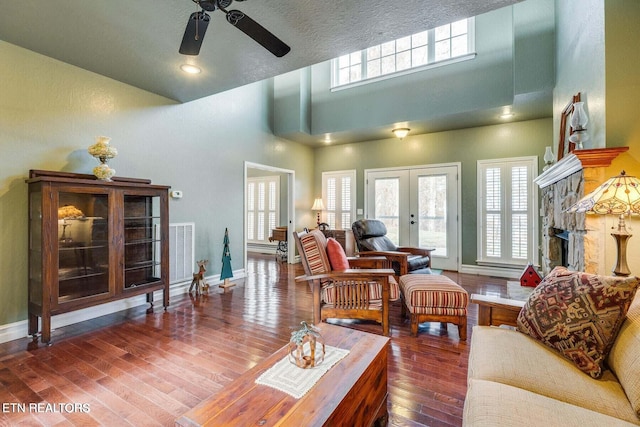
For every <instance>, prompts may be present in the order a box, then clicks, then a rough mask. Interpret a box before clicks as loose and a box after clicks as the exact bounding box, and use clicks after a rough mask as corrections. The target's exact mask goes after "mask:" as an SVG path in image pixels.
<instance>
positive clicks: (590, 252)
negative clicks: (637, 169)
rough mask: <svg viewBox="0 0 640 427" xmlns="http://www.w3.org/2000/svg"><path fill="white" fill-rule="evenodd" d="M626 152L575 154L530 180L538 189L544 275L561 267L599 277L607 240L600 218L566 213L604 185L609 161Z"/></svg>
mask: <svg viewBox="0 0 640 427" xmlns="http://www.w3.org/2000/svg"><path fill="white" fill-rule="evenodd" d="M628 149H629V147H619V148H594V149H588V150H575V151H573V152H572V153H570V154H569V155H567V156H565V157H563V158H562V160H560V161H559V162H558V163H556V164H554V165H553V166H551V167H550V168H549V169H547V170H546V171H544V172H543V173H542V174H540V175H539V176H538V177H537V178H536V179H535V180H534V182H535V183H536V184H538V186H539V187H540V194H541V199H542V200H541V211H540V214H541V216H542V238H541V257H542V258H541V268H542V273H543V274H544V275H546V274H548V273H549V272H550V271H551V270H552V269H553V268H554V267H556V266H558V265H563V264H564V265H565V266H567V267H568V268H569V269H571V270H575V271H585V272H588V273H594V274H595V273H599V271H598V268H599V266H600V265H601V264H602V263H603V262H604V251H603V248H604V247H605V242H604V239H605V238H606V237H607V234H606V233H603V232H602V230H603V229H604V227H605V225H604V216H602V215H597V216H594V215H585V214H576V213H569V212H566V210H567V209H568V208H569V207H570V206H571V205H573V204H574V203H575V202H577V201H578V200H580V199H581V198H582V197H583V196H584V195H585V194H588V193H589V192H591V191H592V190H594V189H595V188H596V187H597V186H598V185H600V184H601V183H602V182H604V181H605V180H606V177H605V172H606V168H607V167H608V166H609V165H611V161H612V160H613V159H615V158H616V157H617V156H618V155H619V154H620V153H623V152H625V151H627V150H628ZM560 233H562V235H561V236H559V235H558V234H560ZM563 239H566V242H563ZM563 244H565V245H566V253H565V256H566V260H563V259H562V257H563V250H562V248H563Z"/></svg>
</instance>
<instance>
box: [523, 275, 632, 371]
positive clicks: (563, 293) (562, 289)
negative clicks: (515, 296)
mask: <svg viewBox="0 0 640 427" xmlns="http://www.w3.org/2000/svg"><path fill="white" fill-rule="evenodd" d="M637 287H638V279H637V278H636V277H612V276H599V275H595V274H588V273H582V272H574V271H569V270H567V269H566V268H564V267H556V268H554V269H553V271H551V273H549V275H547V277H545V278H544V279H543V280H542V282H541V283H540V284H539V285H538V286H537V287H536V288H535V289H534V290H533V292H532V293H531V296H530V297H529V299H528V300H527V302H526V303H525V305H524V307H522V310H521V311H520V313H519V315H518V330H519V331H520V332H522V333H524V334H527V335H529V336H531V337H532V338H535V339H537V340H539V341H540V342H542V343H543V344H545V345H547V346H549V347H551V348H553V349H555V350H556V351H558V352H559V353H560V354H561V355H562V356H564V357H566V358H567V359H568V360H571V361H572V362H573V363H575V364H576V366H577V367H578V368H579V369H580V370H582V371H583V372H585V373H587V374H589V375H590V376H592V377H593V378H599V377H600V376H601V375H602V370H603V364H604V360H605V358H606V357H607V354H608V353H609V350H610V349H611V346H612V345H613V342H614V340H615V338H616V336H617V334H618V331H619V330H620V327H621V326H622V322H623V321H624V319H625V315H626V313H627V310H628V309H629V305H630V304H631V302H632V301H633V297H634V295H635V292H636V288H637Z"/></svg>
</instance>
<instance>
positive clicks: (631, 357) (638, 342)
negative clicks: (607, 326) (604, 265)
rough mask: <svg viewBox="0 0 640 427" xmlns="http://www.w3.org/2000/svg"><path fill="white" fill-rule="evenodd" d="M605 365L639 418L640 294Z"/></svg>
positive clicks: (637, 295) (628, 313) (632, 305)
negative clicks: (613, 374) (618, 382)
mask: <svg viewBox="0 0 640 427" xmlns="http://www.w3.org/2000/svg"><path fill="white" fill-rule="evenodd" d="M607 365H609V367H610V368H611V370H612V371H613V372H614V373H615V374H616V376H617V377H618V379H619V381H620V384H621V385H622V388H623V389H624V391H625V393H626V394H627V398H628V399H629V401H630V402H631V406H632V407H633V410H634V411H635V412H636V414H637V415H638V416H639V417H640V293H636V297H635V299H634V300H633V304H631V307H630V308H629V311H628V312H627V320H625V322H624V323H623V324H622V328H620V332H619V333H618V338H616V342H615V343H614V344H613V347H611V351H610V352H609V357H608V358H607Z"/></svg>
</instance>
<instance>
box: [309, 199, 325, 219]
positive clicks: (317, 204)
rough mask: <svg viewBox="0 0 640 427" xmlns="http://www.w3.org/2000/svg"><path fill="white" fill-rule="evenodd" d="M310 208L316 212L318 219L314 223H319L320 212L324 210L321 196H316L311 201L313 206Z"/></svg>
mask: <svg viewBox="0 0 640 427" xmlns="http://www.w3.org/2000/svg"><path fill="white" fill-rule="evenodd" d="M311 210H312V211H317V212H318V220H317V224H316V225H320V212H322V211H323V210H324V203H323V202H322V198H321V197H318V198H317V199H315V200H314V201H313V206H311Z"/></svg>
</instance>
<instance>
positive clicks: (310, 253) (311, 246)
mask: <svg viewBox="0 0 640 427" xmlns="http://www.w3.org/2000/svg"><path fill="white" fill-rule="evenodd" d="M300 244H301V245H302V250H303V251H304V253H305V256H306V258H307V263H308V264H309V270H310V274H312V275H313V274H323V273H328V272H330V271H331V264H330V263H329V258H327V249H326V248H327V238H326V237H325V236H324V234H322V231H320V230H317V229H316V230H311V231H310V232H308V233H305V234H302V235H301V236H300Z"/></svg>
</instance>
